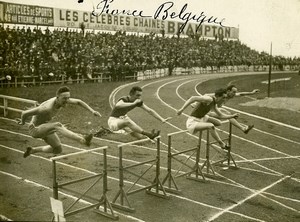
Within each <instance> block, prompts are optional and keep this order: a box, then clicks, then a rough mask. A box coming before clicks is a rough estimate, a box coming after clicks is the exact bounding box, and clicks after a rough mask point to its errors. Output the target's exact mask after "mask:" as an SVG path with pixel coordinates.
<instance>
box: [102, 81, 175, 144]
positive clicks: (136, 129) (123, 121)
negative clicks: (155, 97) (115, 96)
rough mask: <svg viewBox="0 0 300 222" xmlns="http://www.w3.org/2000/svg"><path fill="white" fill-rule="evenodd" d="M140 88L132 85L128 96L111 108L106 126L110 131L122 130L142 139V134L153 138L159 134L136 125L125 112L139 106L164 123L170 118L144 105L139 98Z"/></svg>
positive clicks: (157, 131)
mask: <svg viewBox="0 0 300 222" xmlns="http://www.w3.org/2000/svg"><path fill="white" fill-rule="evenodd" d="M141 97H142V88H141V87H138V86H134V87H133V88H132V89H131V90H130V92H129V95H128V96H124V97H121V98H120V99H119V100H118V102H117V103H116V104H115V106H114V107H113V109H112V112H111V114H110V117H109V118H108V127H109V129H110V130H112V131H118V130H122V129H123V130H124V131H125V132H128V133H130V135H131V136H133V137H135V138H137V139H142V138H143V137H144V136H147V137H149V138H150V139H154V138H155V137H157V136H159V134H160V131H159V130H155V129H153V130H152V131H151V132H147V131H145V130H144V129H142V128H141V127H140V126H139V125H137V124H136V123H135V122H134V121H133V120H132V119H130V118H129V117H128V116H127V113H128V112H129V111H131V110H133V109H134V108H136V107H140V108H142V109H143V110H145V111H146V112H148V113H149V114H151V115H152V116H154V117H155V118H157V119H158V120H160V121H161V122H163V123H165V122H166V121H167V120H169V119H170V118H166V119H164V118H162V117H161V116H160V115H159V114H158V113H157V112H155V111H154V110H153V109H151V108H149V107H148V106H146V105H145V104H144V102H143V100H142V99H141Z"/></svg>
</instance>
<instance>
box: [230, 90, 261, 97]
mask: <svg viewBox="0 0 300 222" xmlns="http://www.w3.org/2000/svg"><path fill="white" fill-rule="evenodd" d="M258 92H259V89H253V90H252V91H251V92H237V93H236V94H235V96H248V95H253V94H255V93H258Z"/></svg>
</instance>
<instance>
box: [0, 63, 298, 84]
mask: <svg viewBox="0 0 300 222" xmlns="http://www.w3.org/2000/svg"><path fill="white" fill-rule="evenodd" d="M268 69H269V68H268V66H267V65H261V66H246V65H241V66H221V67H216V66H212V67H206V68H203V67H191V68H182V67H175V68H174V69H173V70H172V73H170V70H169V69H168V68H160V69H149V70H143V71H138V72H137V73H134V74H133V75H131V76H127V75H125V76H123V75H120V76H121V77H122V78H121V79H118V77H114V76H112V75H111V74H110V73H107V72H95V73H94V74H93V78H87V77H85V76H83V75H82V74H81V73H76V74H75V76H73V78H70V77H69V78H66V76H65V75H62V76H59V77H55V76H54V77H48V79H47V80H41V79H40V77H39V76H26V75H25V76H13V77H12V79H11V80H7V79H5V78H1V79H0V86H1V87H2V88H3V87H19V86H21V87H26V86H35V85H45V84H55V83H60V84H65V83H66V84H72V83H85V82H99V83H101V82H111V81H116V80H117V81H127V80H133V81H136V80H137V81H140V80H146V79H154V78H160V77H165V76H169V75H199V74H210V73H230V72H256V71H257V72H262V71H268ZM272 69H273V70H274V71H276V70H279V67H278V66H272ZM296 69H298V67H297V66H284V68H283V71H293V70H296Z"/></svg>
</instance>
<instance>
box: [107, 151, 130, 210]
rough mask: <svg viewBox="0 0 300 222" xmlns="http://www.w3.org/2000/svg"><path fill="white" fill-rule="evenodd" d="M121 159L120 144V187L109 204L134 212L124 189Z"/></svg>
mask: <svg viewBox="0 0 300 222" xmlns="http://www.w3.org/2000/svg"><path fill="white" fill-rule="evenodd" d="M122 160H123V149H122V146H120V147H119V187H120V190H119V191H118V193H117V195H116V196H115V197H114V199H113V201H112V203H111V205H112V206H113V207H115V208H118V209H120V210H125V211H128V212H134V211H135V209H134V208H132V207H131V206H130V203H129V201H128V197H127V194H126V192H125V191H124V169H123V161H122ZM118 198H119V200H120V203H116V201H117V199H118ZM124 200H125V201H126V205H125V204H124Z"/></svg>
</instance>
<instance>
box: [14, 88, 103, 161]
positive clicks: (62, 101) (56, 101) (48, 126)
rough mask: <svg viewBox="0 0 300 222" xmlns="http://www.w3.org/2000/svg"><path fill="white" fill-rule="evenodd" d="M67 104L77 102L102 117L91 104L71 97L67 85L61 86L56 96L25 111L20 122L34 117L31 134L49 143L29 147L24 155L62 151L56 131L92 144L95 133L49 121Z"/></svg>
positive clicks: (22, 123) (22, 122)
mask: <svg viewBox="0 0 300 222" xmlns="http://www.w3.org/2000/svg"><path fill="white" fill-rule="evenodd" d="M67 104H76V105H79V106H82V107H83V108H85V109H87V110H89V111H90V112H91V113H93V114H94V115H95V116H99V117H101V115H100V113H99V112H97V111H95V110H94V109H92V108H91V107H90V106H89V105H87V104H86V103H85V102H83V101H82V100H80V99H74V98H70V89H69V88H68V87H66V86H63V87H60V88H59V89H58V90H57V91H56V97H53V98H51V99H48V100H47V101H45V102H43V103H42V104H40V105H39V106H38V107H35V108H33V109H29V110H26V111H23V112H22V114H21V119H20V122H19V124H21V125H24V124H25V121H26V119H27V118H29V117H32V119H31V122H30V123H29V126H28V128H29V134H30V135H31V136H32V137H33V138H41V139H43V140H44V141H45V142H46V143H47V144H48V145H45V146H38V147H27V148H26V151H25V152H24V155H23V157H24V158H26V157H28V156H29V155H30V154H34V153H37V152H43V153H54V154H58V153H61V151H62V147H61V142H60V139H59V137H58V135H57V134H56V132H59V133H61V134H62V135H63V136H65V137H68V138H71V139H73V140H76V141H78V142H80V143H82V144H85V145H87V146H90V144H91V140H92V138H93V134H89V135H86V136H83V135H80V134H77V133H74V132H72V131H70V130H68V129H67V128H66V127H64V126H63V124H61V123H60V122H49V121H50V120H51V119H52V118H53V117H54V116H55V115H56V114H57V113H58V111H60V110H61V109H62V108H63V107H65V106H66V105H67Z"/></svg>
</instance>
